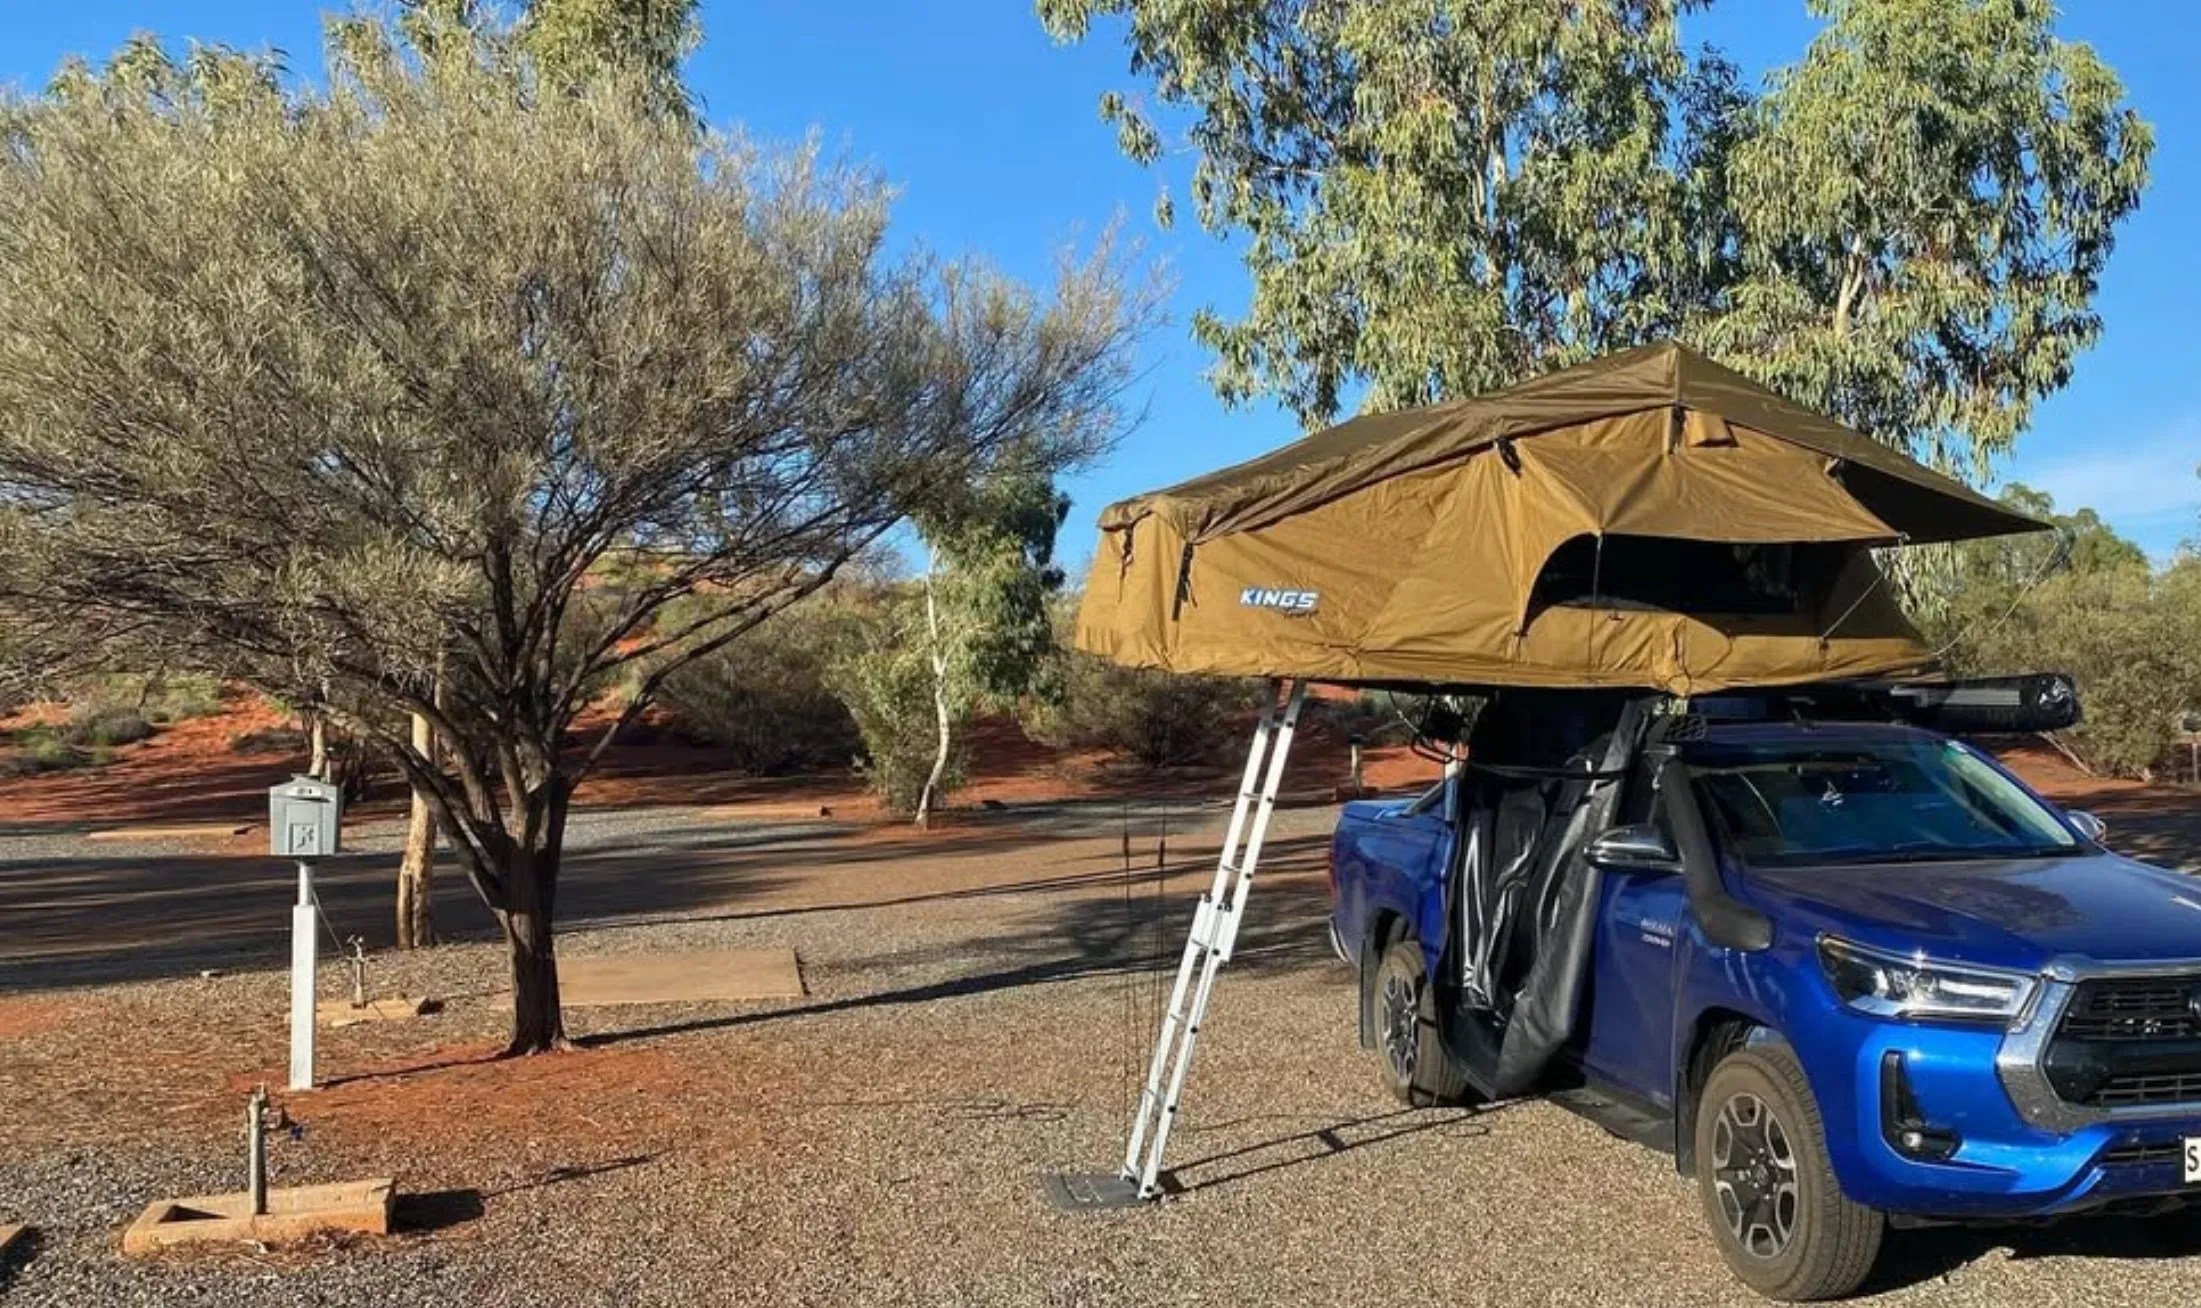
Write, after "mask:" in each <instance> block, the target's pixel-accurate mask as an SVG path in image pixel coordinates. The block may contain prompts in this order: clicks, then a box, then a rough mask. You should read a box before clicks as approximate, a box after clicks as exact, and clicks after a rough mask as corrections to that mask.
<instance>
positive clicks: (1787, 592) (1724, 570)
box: [1529, 535, 1842, 618]
mask: <svg viewBox="0 0 2201 1308" xmlns="http://www.w3.org/2000/svg"><path fill="white" fill-rule="evenodd" d="M1604 542H1605V544H1604V548H1603V549H1602V550H1600V549H1599V548H1598V538H1597V537H1596V536H1586V535H1585V536H1576V537H1574V538H1573V539H1571V540H1569V541H1567V542H1566V543H1565V544H1563V545H1561V546H1560V547H1559V548H1558V549H1556V550H1553V551H1552V554H1551V557H1550V558H1549V559H1546V560H1545V561H1544V567H1543V571H1542V572H1540V573H1538V574H1537V578H1536V587H1535V589H1534V590H1533V591H1532V592H1530V596H1529V616H1530V617H1532V618H1533V617H1534V616H1535V615H1536V614H1538V613H1541V612H1543V611H1544V610H1545V609H1548V608H1552V607H1554V606H1560V605H1564V606H1569V607H1574V608H1607V609H1622V610H1640V611H1649V612H1662V613H1723V614H1741V615H1749V616H1785V615H1790V614H1797V613H1802V612H1805V611H1807V609H1808V608H1810V607H1811V606H1812V605H1813V604H1814V603H1815V602H1816V600H1817V599H1818V598H1819V597H1820V595H1822V594H1823V593H1824V590H1825V587H1826V585H1827V584H1828V583H1829V582H1830V581H1831V580H1832V578H1833V575H1834V570H1835V567H1836V566H1837V565H1838V564H1839V561H1840V551H1841V548H1842V547H1841V546H1840V545H1839V544H1836V545H1822V544H1817V543H1812V544H1790V543H1786V542H1775V543H1770V544H1737V543H1734V542H1732V541H1709V540H1678V539H1675V538H1672V537H1666V536H1618V535H1615V536H1607V537H1605V538H1604Z"/></svg>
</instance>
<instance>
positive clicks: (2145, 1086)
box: [2086, 1072, 2201, 1108]
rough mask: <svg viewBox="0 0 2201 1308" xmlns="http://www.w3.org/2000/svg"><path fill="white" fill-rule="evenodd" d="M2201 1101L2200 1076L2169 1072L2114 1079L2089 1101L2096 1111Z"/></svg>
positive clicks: (2096, 1092)
mask: <svg viewBox="0 0 2201 1308" xmlns="http://www.w3.org/2000/svg"><path fill="white" fill-rule="evenodd" d="M2195 1099H2201V1072H2168V1073H2162V1074H2159V1075H2155V1076H2111V1077H2109V1078H2108V1079H2107V1080H2105V1081H2103V1082H2102V1083H2101V1085H2100V1086H2098V1087H2096V1089H2095V1091H2094V1093H2093V1094H2092V1095H2090V1096H2088V1097H2087V1101H2086V1102H2088V1103H2090V1104H2093V1105H2094V1106H2095V1107H2097V1108H2132V1107H2135V1106H2138V1105H2142V1104H2183V1103H2188V1102H2190V1101H2192V1100H2195Z"/></svg>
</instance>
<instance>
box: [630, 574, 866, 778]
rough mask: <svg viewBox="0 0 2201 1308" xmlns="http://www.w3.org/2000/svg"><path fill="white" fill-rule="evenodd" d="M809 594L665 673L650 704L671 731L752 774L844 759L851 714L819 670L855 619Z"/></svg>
mask: <svg viewBox="0 0 2201 1308" xmlns="http://www.w3.org/2000/svg"><path fill="white" fill-rule="evenodd" d="M813 603H814V604H815V606H816V607H815V608H810V607H803V608H797V609H794V610H792V611H790V612H788V613H784V614H781V615H780V616H778V617H776V618H773V619H772V620H771V621H769V622H766V623H765V624H764V625H762V626H760V627H758V628H757V629H756V630H755V631H752V632H750V633H748V634H747V635H745V636H743V637H742V638H741V639H739V640H737V641H734V642H733V643H732V644H730V645H728V646H726V647H725V648H724V649H721V650H718V651H717V652H715V653H713V654H710V655H706V656H705V657H703V658H701V659H698V660H696V661H695V662H693V663H691V664H689V665H688V666H686V667H684V668H682V669H680V670H679V671H678V672H675V673H674V674H673V675H672V676H671V677H669V678H668V679H667V680H666V682H665V684H664V685H663V686H661V687H660V688H659V691H658V703H659V705H660V706H662V707H663V708H664V710H665V711H666V713H667V714H668V715H669V716H670V717H671V718H672V719H673V723H674V725H675V726H676V727H677V729H678V730H679V732H680V733H681V734H682V735H685V736H688V737H690V738H691V739H695V740H700V741H703V742H706V743H708V744H711V745H716V746H718V747H720V748H722V749H724V750H726V751H727V752H728V753H729V754H730V755H732V762H733V764H734V766H736V767H738V768H740V769H741V770H742V771H744V772H750V773H755V774H759V775H772V774H777V773H784V772H799V771H804V770H807V769H812V768H819V767H841V766H845V765H846V764H847V763H848V762H849V760H850V759H852V758H854V757H855V755H856V752H857V749H858V747H859V742H860V737H859V735H858V732H857V724H856V720H855V719H854V717H852V716H851V714H850V712H849V709H848V708H847V707H845V706H844V705H843V704H842V703H841V700H840V699H839V698H838V697H837V696H836V695H835V694H834V692H833V690H832V689H831V688H830V687H829V686H828V685H827V674H826V669H827V666H828V664H829V663H830V662H831V660H833V659H834V658H835V657H837V656H838V654H839V651H840V650H841V649H842V648H843V647H845V646H846V645H847V644H848V642H849V640H850V639H851V635H850V628H851V625H852V623H853V622H854V621H855V620H856V619H855V618H854V617H853V614H852V610H851V608H850V607H849V605H848V604H847V603H846V602H844V601H842V600H841V599H839V598H838V597H820V598H818V599H817V600H815V601H813ZM669 620H673V621H677V620H678V615H677V614H676V615H674V617H673V618H672V619H669Z"/></svg>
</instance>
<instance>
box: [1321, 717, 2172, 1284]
mask: <svg viewBox="0 0 2201 1308" xmlns="http://www.w3.org/2000/svg"><path fill="white" fill-rule="evenodd" d="M1563 702H1565V703H1567V704H1569V705H1570V706H1572V705H1574V704H1575V702H1574V701H1563ZM1493 707H1500V705H1499V704H1498V702H1495V701H1494V705H1493ZM1553 708H1554V701H1553V700H1552V699H1551V698H1549V697H1529V698H1527V699H1526V701H1525V702H1518V701H1517V702H1516V704H1514V705H1512V706H1510V711H1503V712H1499V713H1497V714H1496V715H1495V717H1493V716H1492V712H1491V709H1486V710H1485V715H1486V716H1485V719H1484V720H1481V721H1479V722H1478V724H1477V730H1476V734H1475V735H1474V736H1472V737H1470V739H1469V741H1468V749H1467V750H1466V757H1467V760H1468V761H1467V762H1466V763H1465V764H1464V765H1461V766H1456V767H1454V768H1452V769H1451V770H1450V774H1449V775H1448V776H1446V778H1445V779H1444V780H1443V781H1441V782H1439V783H1438V784H1436V785H1435V786H1432V787H1431V788H1430V789H1429V790H1428V791H1426V792H1425V793H1423V794H1421V795H1419V796H1416V797H1413V798H1410V799H1405V800H1394V801H1384V802H1362V803H1357V804H1352V805H1348V806H1347V808H1346V810H1345V812H1344V814H1343V816H1342V818H1341V820H1340V823H1339V826H1338V829H1337V833H1336V835H1335V837H1334V840H1333V844H1332V850H1331V879H1332V887H1333V909H1332V921H1331V929H1332V932H1333V936H1334V938H1335V940H1336V941H1337V942H1338V945H1339V950H1340V953H1341V954H1342V955H1343V956H1344V957H1345V958H1346V959H1347V961H1349V962H1351V963H1352V964H1353V965H1354V966H1355V967H1356V968H1357V970H1358V972H1359V975H1360V983H1361V984H1360V993H1361V1016H1362V1039H1363V1043H1364V1044H1366V1045H1368V1046H1370V1047H1373V1048H1375V1049H1376V1050H1378V1051H1379V1053H1380V1055H1381V1059H1380V1064H1381V1067H1382V1070H1383V1074H1384V1078H1385V1080H1386V1082H1387V1083H1388V1084H1389V1086H1390V1088H1391V1089H1392V1090H1393V1092H1394V1093H1396V1094H1398V1095H1399V1096H1400V1097H1402V1098H1404V1099H1406V1100H1407V1101H1408V1102H1411V1103H1418V1104H1426V1103H1434V1102H1443V1101H1448V1100H1461V1099H1472V1098H1477V1097H1512V1096H1519V1095H1528V1094H1534V1095H1542V1096H1546V1097H1549V1098H1551V1099H1553V1100H1555V1101H1556V1102H1559V1103H1561V1104H1563V1105H1564V1106H1566V1107H1569V1108H1571V1109H1573V1110H1575V1111H1578V1112H1582V1113H1584V1114H1585V1115H1587V1116H1590V1117H1592V1118H1594V1119H1596V1120H1597V1121H1599V1122H1600V1123H1601V1124H1603V1125H1605V1126H1607V1127H1608V1128H1609V1129H1611V1130H1612V1131H1613V1132H1614V1133H1616V1134H1618V1135H1622V1136H1625V1137H1627V1138H1630V1139H1633V1140H1636V1141H1639V1142H1641V1143H1644V1144H1648V1145H1650V1146H1652V1147H1655V1148H1659V1149H1662V1150H1664V1151H1666V1152H1669V1153H1671V1154H1672V1155H1673V1156H1674V1158H1675V1160H1676V1164H1677V1167H1678V1168H1679V1170H1680V1171H1681V1172H1682V1174H1684V1175H1685V1176H1688V1177H1691V1178H1692V1179H1693V1180H1694V1181H1695V1182H1696V1184H1697V1187H1698V1189H1699V1192H1700V1197H1701V1199H1702V1202H1703V1205H1704V1208H1705V1211H1706V1216H1707V1219H1708V1222H1709V1224H1710V1226H1711V1228H1712V1231H1713V1234H1714V1237H1715V1243H1716V1244H1717V1245H1718V1246H1719V1248H1720V1250H1721V1253H1722V1255H1723V1257H1724V1258H1725V1259H1726V1261H1727V1262H1728V1263H1729V1265H1730V1267H1731V1268H1733V1269H1734V1270H1735V1272H1736V1273H1737V1274H1738V1275H1739V1276H1740V1277H1741V1279H1743V1280H1744V1281H1745V1282H1747V1283H1748V1284H1750V1285H1752V1286H1753V1287H1754V1288H1756V1289H1758V1290H1759V1291H1761V1292H1762V1293H1765V1294H1768V1295H1769V1296H1772V1297H1776V1298H1783V1299H1812V1298H1824V1297H1831V1296H1837V1295H1841V1294H1846V1293H1847V1292H1849V1291H1850V1290H1852V1289H1854V1288H1855V1286H1856V1285H1857V1284H1858V1283H1859V1282H1861V1281H1862V1279H1863V1278H1864V1276H1865V1274H1866V1273H1867V1271H1868V1270H1869V1268H1870V1266H1871V1264H1872V1260H1873V1257H1874V1255H1875V1254H1876V1252H1877V1249H1878V1247H1879V1244H1880V1241H1881V1238H1882V1232H1883V1231H1884V1229H1885V1228H1886V1227H1888V1226H1889V1225H1897V1226H1902V1225H1920V1224H1931V1223H1936V1222H1949V1221H1981V1220H2004V1219H2010V1220H2018V1219H2023V1220H2032V1219H2040V1218H2049V1217H2056V1216H2061V1215H2065V1214H2069V1213H2075V1212H2080V1211H2086V1210H2091V1209H2100V1208H2102V1207H2104V1206H2107V1205H2119V1206H2122V1207H2125V1208H2129V1209H2132V1210H2134V1211H2142V1212H2153V1211H2156V1210H2160V1209H2166V1208H2170V1207H2175V1206H2178V1205H2181V1204H2183V1203H2184V1202H2185V1201H2186V1200H2187V1199H2188V1197H2189V1196H2190V1195H2191V1194H2193V1193H2197V1192H2201V885H2197V884H2196V883H2195V882H2193V881H2192V880H2190V879H2188V878H2186V877H2184V876H2181V875H2179V874H2176V873H2173V872H2168V871H2164V870H2162V869H2158V868H2153V867H2149V866H2146V865H2144V864H2141V863H2138V862H2135V861H2133V860H2130V859H2127V858H2124V857H2121V856H2119V855H2117V854H2115V853H2112V852H2110V851H2109V850H2107V849H2105V848H2104V847H2103V846H2102V845H2101V844H2100V843H2099V837H2100V835H2101V827H2100V824H2099V823H2097V822H2095V821H2094V820H2093V819H2092V818H2090V817H2088V816H2087V815H2084V814H2074V813H2065V812H2063V811H2061V810H2059V809H2058V808H2056V807H2055V806H2054V805H2052V804H2050V803H2048V802H2047V801H2045V800H2043V799H2042V798H2040V797H2039V796H2038V795H2036V794H2035V793H2033V792H2032V791H2031V790H2030V789H2029V788H2027V787H2026V786H2025V784H2024V783H2023V782H2022V781H2020V780H2019V779H2018V778H2017V777H2015V776H2014V775H2012V774H2011V773H2010V772H2009V771H2008V770H2007V769H2005V768H2004V767H2003V766H2002V765H2001V764H2000V763H1999V762H1997V761H1996V759H1995V758H1994V757H1993V756H1992V755H1991V754H1989V753H1988V752H1986V751H1985V750H1984V749H1982V748H1980V747H1978V746H1976V745H1974V744H1971V743H1967V742H1966V741H1963V740H1960V739H1958V738H1956V737H1954V736H1952V735H1950V734H1947V733H1946V732H1944V731H1942V730H1937V729H1935V728H1934V727H1932V726H1929V725H1920V724H1919V723H1918V722H1916V721H1906V720H1902V717H1901V715H1882V714H1877V713H1874V712H1870V711H1857V710H1856V708H1855V707H1854V706H1851V708H1850V709H1849V710H1848V711H1845V712H1839V713H1829V712H1827V711H1826V708H1827V704H1826V702H1825V701H1824V700H1823V699H1822V700H1815V701H1813V703H1812V708H1813V709H1814V710H1815V713H1814V714H1812V715H1806V714H1802V713H1799V712H1797V711H1796V703H1795V701H1794V699H1793V698H1790V697H1785V696H1776V697H1771V698H1768V697H1754V696H1741V697H1735V698H1733V699H1730V700H1724V701H1723V700H1712V701H1699V702H1697V703H1693V704H1689V705H1687V706H1686V707H1685V708H1681V709H1679V710H1678V711H1677V706H1675V705H1673V704H1671V703H1666V704H1646V703H1644V702H1643V701H1629V702H1627V703H1624V704H1620V705H1619V706H1618V707H1617V708H1616V707H1615V706H1614V705H1613V704H1611V703H1606V704H1601V705H1593V706H1592V707H1591V711H1589V712H1588V713H1587V714H1585V715H1581V717H1582V718H1584V719H1586V720H1568V719H1566V718H1565V717H1564V716H1555V715H1554V712H1553ZM1540 733H1541V736H1540V739H1539V742H1538V743H1537V744H1536V745H1535V747H1523V745H1522V743H1521V742H1522V740H1523V739H1528V738H1538V737H1539V734H1540ZM1477 759H1480V760H1481V762H1480V763H1479V764H1478V763H1477V762H1476V760H1477Z"/></svg>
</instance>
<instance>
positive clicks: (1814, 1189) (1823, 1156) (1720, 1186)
mask: <svg viewBox="0 0 2201 1308" xmlns="http://www.w3.org/2000/svg"><path fill="white" fill-rule="evenodd" d="M1696 1135H1697V1141H1696V1143H1697V1191H1698V1194H1699V1195H1700V1196H1701V1198H1702V1199H1703V1201H1704V1214H1705V1218H1706V1220H1707V1221H1708V1222H1710V1224H1711V1227H1712V1241H1713V1243H1715V1244H1717V1245H1718V1246H1719V1250H1720V1256H1721V1257H1722V1258H1724V1259H1726V1260H1727V1266H1728V1268H1729V1270H1731V1271H1733V1272H1734V1273H1735V1275H1736V1276H1737V1277H1739V1278H1741V1280H1742V1282H1743V1284H1745V1285H1748V1286H1749V1287H1750V1288H1751V1289H1753V1290H1756V1291H1757V1292H1758V1293H1759V1294H1762V1295H1764V1296H1766V1297H1767V1298H1769V1299H1783V1300H1789V1301H1797V1300H1810V1299H1838V1298H1841V1297H1842V1296H1844V1295H1846V1294H1849V1293H1850V1292H1851V1291H1853V1290H1855V1289H1856V1288H1857V1287H1858V1286H1859V1285H1860V1284H1862V1283H1863V1281H1864V1279H1865V1276H1866V1274H1867V1273H1869V1272H1870V1271H1871V1270H1872V1263H1873V1259H1874V1258H1876V1257H1878V1256H1879V1253H1880V1236H1881V1232H1882V1230H1883V1229H1884V1227H1885V1223H1884V1222H1883V1221H1882V1219H1881V1216H1880V1214H1879V1213H1876V1212H1874V1211H1873V1210H1872V1209H1870V1208H1866V1207H1864V1206H1862V1205H1860V1204H1856V1203H1852V1202H1851V1201H1850V1199H1849V1197H1848V1196H1847V1195H1844V1194H1843V1193H1842V1187H1841V1186H1840V1185H1839V1184H1838V1183H1837V1182H1836V1181H1835V1179H1834V1169H1833V1168H1832V1167H1831V1166H1830V1165H1829V1164H1828V1162H1827V1146H1826V1131H1825V1128H1824V1126H1823V1125H1822V1123H1821V1122H1820V1120H1819V1106H1818V1104H1817V1103H1816V1102H1815V1101H1814V1100H1813V1099H1812V1097H1811V1087H1810V1085H1809V1084H1808V1083H1807V1082H1806V1081H1805V1080H1804V1069H1803V1068H1802V1067H1801V1066H1800V1065H1799V1064H1798V1063H1797V1062H1796V1055H1795V1054H1793V1053H1792V1052H1790V1051H1789V1049H1788V1048H1787V1046H1785V1045H1778V1044H1765V1045H1748V1046H1745V1047H1744V1048H1741V1049H1738V1050H1736V1051H1735V1052H1734V1053H1732V1054H1729V1055H1728V1056H1727V1057H1726V1058H1724V1059H1721V1060H1720V1062H1719V1065H1718V1066H1716V1067H1714V1068H1713V1069H1712V1075H1711V1076H1710V1077H1709V1078H1707V1079H1706V1081H1705V1084H1704V1094H1703V1095H1702V1097H1701V1098H1700V1099H1699V1100H1698V1103H1697V1131H1696Z"/></svg>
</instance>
